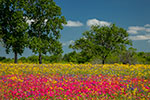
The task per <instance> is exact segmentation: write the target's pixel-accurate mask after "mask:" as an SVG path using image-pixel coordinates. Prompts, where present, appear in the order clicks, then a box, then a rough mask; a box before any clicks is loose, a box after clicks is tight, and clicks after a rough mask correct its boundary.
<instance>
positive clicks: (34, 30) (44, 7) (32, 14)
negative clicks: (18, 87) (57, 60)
mask: <svg viewBox="0 0 150 100" xmlns="http://www.w3.org/2000/svg"><path fill="white" fill-rule="evenodd" d="M27 4H28V6H27V7H26V9H27V12H26V14H27V16H26V19H27V20H28V21H30V22H31V25H30V27H29V38H28V39H29V48H30V49H31V50H32V51H33V52H34V53H36V54H37V53H38V54H39V63H40V64H41V63H42V54H46V53H47V52H49V53H50V54H51V55H53V54H56V53H57V54H58V53H59V54H61V53H62V52H63V51H62V44H61V43H60V42H59V38H60V30H62V29H63V24H66V20H65V18H64V16H61V8H60V7H59V6H57V5H56V4H55V2H54V1H53V0H27Z"/></svg>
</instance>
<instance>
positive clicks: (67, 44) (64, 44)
mask: <svg viewBox="0 0 150 100" xmlns="http://www.w3.org/2000/svg"><path fill="white" fill-rule="evenodd" d="M73 43H74V41H73V40H70V41H67V42H64V43H62V45H63V46H69V45H70V44H73Z"/></svg>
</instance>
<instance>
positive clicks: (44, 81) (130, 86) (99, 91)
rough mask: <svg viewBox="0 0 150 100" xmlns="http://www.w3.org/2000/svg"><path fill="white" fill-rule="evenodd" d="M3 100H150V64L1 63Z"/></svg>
mask: <svg viewBox="0 0 150 100" xmlns="http://www.w3.org/2000/svg"><path fill="white" fill-rule="evenodd" d="M0 74H1V75H0V98H1V99H2V100H3V99H4V100H11V99H12V100H14V99H19V100H23V99H27V100H30V99H31V100H33V99H35V100H53V99H54V100H55V99H59V100H68V99H70V100H73V99H74V100H80V99H83V100H92V99H93V100H96V99H101V100H103V99H106V100H110V99H118V100H121V99H125V100H126V99H127V100H134V99H135V100H136V99H143V100H149V99H150V66H149V65H132V66H129V65H118V64H113V65H91V64H87V65H84V64H83V65H76V64H48V65H34V64H1V65H0Z"/></svg>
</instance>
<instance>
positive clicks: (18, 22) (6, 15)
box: [0, 0, 28, 63]
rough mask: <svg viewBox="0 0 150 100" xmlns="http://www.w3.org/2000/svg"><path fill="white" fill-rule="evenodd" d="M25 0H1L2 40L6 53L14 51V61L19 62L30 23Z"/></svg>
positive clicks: (0, 22) (0, 32) (0, 29)
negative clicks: (25, 16)
mask: <svg viewBox="0 0 150 100" xmlns="http://www.w3.org/2000/svg"><path fill="white" fill-rule="evenodd" d="M23 5H25V3H24V0H21V1H20V0H0V12H1V14H0V38H1V39H0V41H1V42H3V46H4V47H5V48H6V53H9V52H10V51H12V52H13V53H14V58H15V60H14V62H15V63H17V54H20V55H21V54H22V53H23V51H24V48H25V44H26V43H25V42H26V34H25V33H26V30H27V27H28V24H27V23H26V21H25V19H24V10H23Z"/></svg>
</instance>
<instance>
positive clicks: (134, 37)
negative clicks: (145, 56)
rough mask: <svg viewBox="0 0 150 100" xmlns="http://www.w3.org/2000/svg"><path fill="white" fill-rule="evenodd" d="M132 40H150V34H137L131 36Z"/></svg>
mask: <svg viewBox="0 0 150 100" xmlns="http://www.w3.org/2000/svg"><path fill="white" fill-rule="evenodd" d="M129 39H131V40H150V35H136V36H129Z"/></svg>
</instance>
